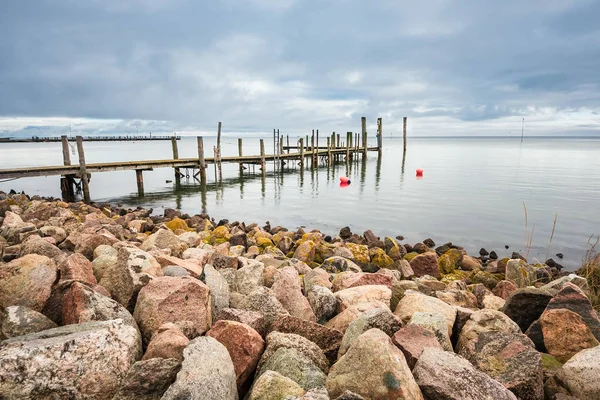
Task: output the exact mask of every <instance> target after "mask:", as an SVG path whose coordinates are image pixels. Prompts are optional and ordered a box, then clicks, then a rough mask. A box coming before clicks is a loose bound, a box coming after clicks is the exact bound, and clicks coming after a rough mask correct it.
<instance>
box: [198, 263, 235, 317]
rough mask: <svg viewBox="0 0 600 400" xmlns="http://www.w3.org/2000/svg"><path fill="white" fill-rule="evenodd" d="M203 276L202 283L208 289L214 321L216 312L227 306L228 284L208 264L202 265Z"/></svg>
mask: <svg viewBox="0 0 600 400" xmlns="http://www.w3.org/2000/svg"><path fill="white" fill-rule="evenodd" d="M203 276H204V279H203V280H204V283H206V286H208V288H209V289H210V301H211V305H212V313H213V314H212V315H213V321H214V320H215V317H216V313H217V312H219V311H221V310H222V309H224V308H228V307H229V284H228V283H227V280H226V279H225V278H224V277H223V275H221V274H220V273H219V271H217V270H215V269H214V268H213V266H212V265H210V264H206V265H205V266H204V273H203Z"/></svg>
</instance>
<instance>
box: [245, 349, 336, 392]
mask: <svg viewBox="0 0 600 400" xmlns="http://www.w3.org/2000/svg"><path fill="white" fill-rule="evenodd" d="M267 371H275V372H278V373H280V374H281V375H283V376H285V377H288V378H290V379H291V380H293V381H294V382H296V383H297V384H298V385H300V386H302V387H303V388H304V389H305V390H310V389H313V388H316V387H320V386H324V385H325V377H326V375H325V373H324V372H323V371H322V370H321V369H320V368H319V367H318V366H317V365H316V364H315V363H314V362H313V361H312V360H311V359H310V358H309V357H308V356H306V355H305V354H304V353H302V352H300V351H298V350H296V349H294V348H287V347H280V348H278V349H277V350H276V351H275V352H274V353H273V354H272V355H271V356H270V357H269V358H268V359H267V360H266V361H265V362H264V363H263V364H262V366H261V368H260V370H259V371H258V374H257V378H260V376H261V375H262V374H264V373H265V372H267Z"/></svg>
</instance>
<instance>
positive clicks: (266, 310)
mask: <svg viewBox="0 0 600 400" xmlns="http://www.w3.org/2000/svg"><path fill="white" fill-rule="evenodd" d="M238 308H240V309H242V310H249V311H258V312H260V313H261V314H262V315H263V317H264V318H265V323H266V326H267V327H269V326H270V325H271V324H272V323H273V322H274V321H275V320H276V319H277V318H278V317H279V316H281V315H289V312H288V311H287V310H286V309H285V307H284V306H283V305H282V304H281V303H280V302H279V300H277V297H276V296H275V294H274V293H273V291H272V290H271V289H269V288H266V287H264V286H260V287H259V288H257V289H256V290H254V291H253V292H252V293H250V294H249V295H248V296H246V297H245V298H244V299H243V300H242V303H241V304H240V305H239V307H238Z"/></svg>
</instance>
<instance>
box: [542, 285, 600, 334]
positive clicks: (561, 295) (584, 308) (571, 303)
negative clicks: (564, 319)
mask: <svg viewBox="0 0 600 400" xmlns="http://www.w3.org/2000/svg"><path fill="white" fill-rule="evenodd" d="M561 308H564V309H567V310H569V311H572V312H574V313H575V314H577V315H579V316H580V317H581V319H582V320H583V322H584V323H585V324H586V325H587V326H588V327H589V328H590V330H591V332H592V334H593V335H594V337H595V338H596V340H599V341H600V320H599V319H598V314H597V312H596V310H594V308H593V307H592V304H591V303H590V300H589V299H588V298H587V296H586V295H585V293H584V292H583V291H582V290H581V288H579V287H578V286H577V285H575V284H573V283H565V284H564V285H563V286H562V288H561V290H560V291H559V292H558V294H557V295H556V296H554V297H553V298H552V300H550V302H548V305H547V306H546V310H558V309H561Z"/></svg>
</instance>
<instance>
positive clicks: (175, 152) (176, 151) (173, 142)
mask: <svg viewBox="0 0 600 400" xmlns="http://www.w3.org/2000/svg"><path fill="white" fill-rule="evenodd" d="M171 147H172V148H173V160H177V159H179V149H178V148H177V138H176V137H175V136H173V137H172V138H171ZM180 179H181V172H179V168H175V183H176V184H179V183H180Z"/></svg>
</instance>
